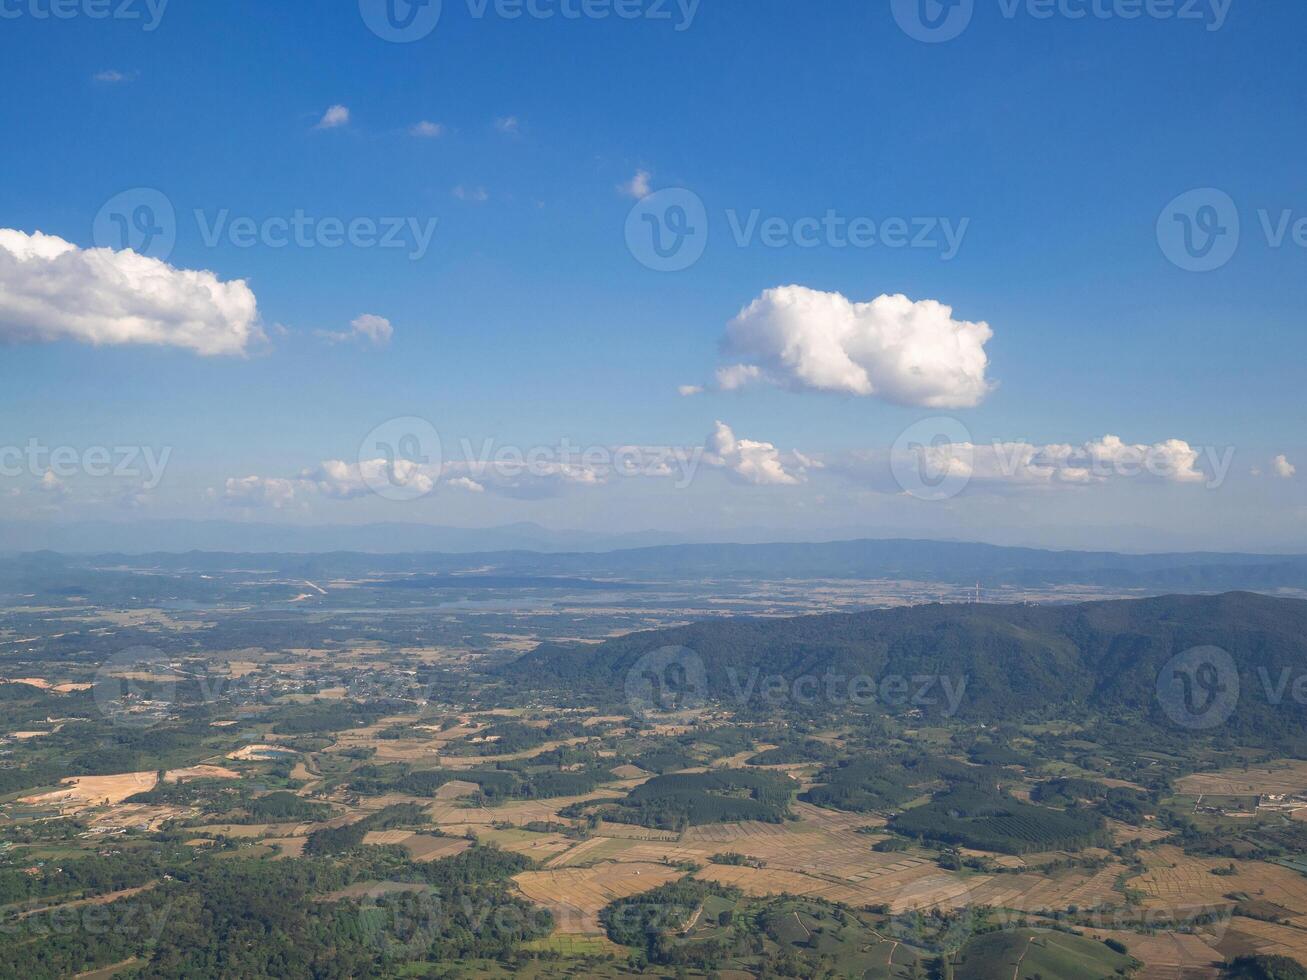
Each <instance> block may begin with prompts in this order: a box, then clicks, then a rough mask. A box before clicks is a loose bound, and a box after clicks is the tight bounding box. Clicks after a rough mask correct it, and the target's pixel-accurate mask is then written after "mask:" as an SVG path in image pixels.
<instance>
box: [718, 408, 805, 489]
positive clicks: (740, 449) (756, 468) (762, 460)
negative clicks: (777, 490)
mask: <svg viewBox="0 0 1307 980" xmlns="http://www.w3.org/2000/svg"><path fill="white" fill-rule="evenodd" d="M703 461H704V462H705V463H707V464H708V465H709V466H717V467H721V468H724V469H725V470H727V472H729V473H732V474H734V475H735V476H736V477H737V478H739V479H740V480H742V481H744V482H745V483H751V484H753V485H754V486H793V485H795V484H797V483H800V482H801V480H800V478H799V477H798V476H796V475H795V474H793V473H791V472H789V471H788V470H786V468H785V464H784V463H783V462H782V460H781V454H780V452H779V451H778V450H777V449H776V447H775V446H774V445H772V444H771V443H770V442H755V441H753V440H752V439H737V438H736V437H735V433H734V432H732V431H731V427H730V426H729V425H727V424H726V423H725V422H721V421H718V422H716V423H715V424H714V426H713V431H712V433H711V434H710V435H709V436H708V441H707V452H706V453H704V457H703Z"/></svg>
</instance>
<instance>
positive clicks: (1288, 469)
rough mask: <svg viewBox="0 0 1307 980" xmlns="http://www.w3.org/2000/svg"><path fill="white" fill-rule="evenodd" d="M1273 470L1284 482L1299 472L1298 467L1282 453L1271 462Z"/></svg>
mask: <svg viewBox="0 0 1307 980" xmlns="http://www.w3.org/2000/svg"><path fill="white" fill-rule="evenodd" d="M1271 468H1272V469H1273V470H1275V475H1276V476H1278V477H1279V478H1280V479H1282V480H1287V479H1289V478H1290V477H1292V476H1293V475H1294V474H1295V473H1297V472H1298V467H1296V466H1294V465H1293V464H1292V463H1290V462H1289V458H1288V457H1287V456H1285V455H1284V453H1280V455H1278V456H1276V457H1275V459H1273V460H1271Z"/></svg>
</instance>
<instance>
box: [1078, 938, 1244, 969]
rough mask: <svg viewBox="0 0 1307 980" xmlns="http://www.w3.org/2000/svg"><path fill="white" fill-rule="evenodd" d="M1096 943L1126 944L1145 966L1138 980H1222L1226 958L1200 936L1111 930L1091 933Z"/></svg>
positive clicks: (1132, 954) (1131, 953)
mask: <svg viewBox="0 0 1307 980" xmlns="http://www.w3.org/2000/svg"><path fill="white" fill-rule="evenodd" d="M1086 935H1088V936H1091V937H1093V938H1094V939H1116V940H1118V941H1119V942H1123V943H1125V945H1126V948H1127V949H1128V950H1129V951H1130V955H1131V956H1133V957H1134V958H1135V959H1137V960H1139V961H1140V962H1141V963H1143V964H1144V967H1143V969H1142V970H1140V971H1139V972H1138V973H1136V974H1135V977H1136V980H1181V978H1184V980H1199V978H1200V977H1210V978H1213V980H1214V978H1215V977H1217V976H1219V973H1220V969H1219V964H1220V963H1221V962H1222V961H1223V959H1224V957H1223V956H1222V955H1221V954H1220V953H1218V952H1217V951H1216V950H1215V949H1213V948H1212V947H1211V946H1209V945H1208V944H1207V943H1205V942H1204V941H1203V940H1202V938H1201V937H1200V936H1195V935H1190V934H1187V933H1178V932H1160V933H1156V934H1153V935H1144V934H1141V933H1138V932H1128V931H1120V930H1110V929H1097V930H1087V931H1086Z"/></svg>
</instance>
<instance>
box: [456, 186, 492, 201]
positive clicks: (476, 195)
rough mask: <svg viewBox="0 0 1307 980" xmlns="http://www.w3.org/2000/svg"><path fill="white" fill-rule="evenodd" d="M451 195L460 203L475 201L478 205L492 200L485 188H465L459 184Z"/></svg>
mask: <svg viewBox="0 0 1307 980" xmlns="http://www.w3.org/2000/svg"><path fill="white" fill-rule="evenodd" d="M450 193H451V194H453V195H454V196H455V197H456V198H458V199H459V200H460V201H473V202H475V203H477V204H481V203H482V202H484V201H488V200H490V195H489V194H488V193H487V192H486V189H485V188H484V187H464V186H463V185H462V184H459V185H458V186H457V187H455V188H454V189H453V190H452V191H451V192H450Z"/></svg>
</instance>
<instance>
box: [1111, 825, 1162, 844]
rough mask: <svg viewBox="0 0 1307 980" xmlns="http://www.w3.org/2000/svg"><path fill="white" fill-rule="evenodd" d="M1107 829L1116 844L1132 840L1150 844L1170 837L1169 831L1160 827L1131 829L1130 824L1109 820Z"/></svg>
mask: <svg viewBox="0 0 1307 980" xmlns="http://www.w3.org/2000/svg"><path fill="white" fill-rule="evenodd" d="M1107 829H1108V830H1110V831H1111V832H1112V840H1113V841H1114V842H1116V843H1117V844H1124V843H1127V842H1128V841H1132V840H1138V841H1143V842H1144V843H1145V844H1152V843H1153V842H1154V841H1159V840H1161V839H1162V838H1164V837H1170V836H1171V832H1170V831H1169V830H1163V829H1162V828H1160V827H1147V826H1145V827H1132V826H1130V824H1128V823H1121V822H1120V821H1119V820H1109V821H1108V822H1107Z"/></svg>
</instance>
